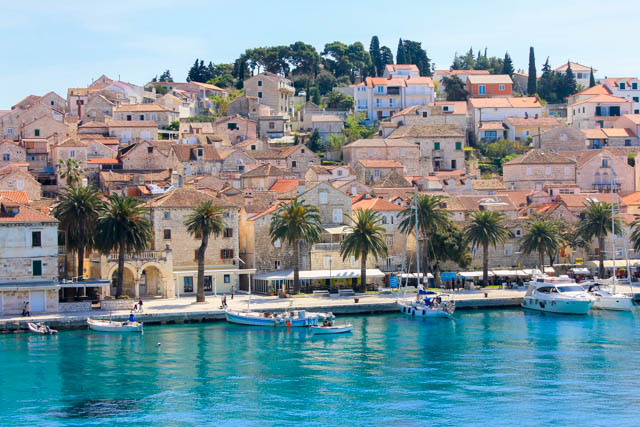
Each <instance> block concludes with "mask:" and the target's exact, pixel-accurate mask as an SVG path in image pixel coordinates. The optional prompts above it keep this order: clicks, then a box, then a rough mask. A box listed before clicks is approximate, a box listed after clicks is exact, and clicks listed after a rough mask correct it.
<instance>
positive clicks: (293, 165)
mask: <svg viewBox="0 0 640 427" xmlns="http://www.w3.org/2000/svg"><path fill="white" fill-rule="evenodd" d="M297 166H298V162H296V161H295V160H294V161H292V162H291V167H292V168H295V167H297Z"/></svg>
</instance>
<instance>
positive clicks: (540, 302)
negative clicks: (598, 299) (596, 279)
mask: <svg viewBox="0 0 640 427" xmlns="http://www.w3.org/2000/svg"><path fill="white" fill-rule="evenodd" d="M527 285H528V288H527V293H526V294H525V296H524V300H523V302H522V307H523V308H528V309H531V310H538V311H546V312H549V313H559V314H587V312H588V311H589V310H590V309H591V307H592V306H593V303H594V302H595V299H594V298H593V296H591V295H589V294H588V293H587V292H585V290H584V288H583V287H582V286H580V285H579V284H577V283H575V281H574V280H573V279H570V278H569V277H567V276H560V277H550V276H540V277H535V278H534V279H533V280H532V281H531V282H528V284H527Z"/></svg>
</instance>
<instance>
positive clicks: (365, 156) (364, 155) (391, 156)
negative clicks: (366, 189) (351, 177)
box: [342, 138, 422, 179]
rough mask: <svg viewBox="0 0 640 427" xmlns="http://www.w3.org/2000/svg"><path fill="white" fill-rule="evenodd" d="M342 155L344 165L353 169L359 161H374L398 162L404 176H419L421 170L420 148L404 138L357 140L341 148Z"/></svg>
mask: <svg viewBox="0 0 640 427" xmlns="http://www.w3.org/2000/svg"><path fill="white" fill-rule="evenodd" d="M342 153H343V159H344V163H345V164H348V165H350V166H351V167H353V168H354V169H355V166H356V163H357V162H358V161H359V160H367V161H369V160H375V161H394V162H400V163H401V164H402V167H403V172H402V173H403V174H404V175H420V174H421V173H420V172H421V170H422V167H421V164H420V147H419V146H418V145H416V144H414V143H412V142H410V141H409V140H407V139H405V138H394V139H390V138H388V139H382V138H373V139H359V140H357V141H354V142H352V143H350V144H347V145H345V146H344V147H342ZM375 178H376V179H378V178H380V177H379V176H377V177H375Z"/></svg>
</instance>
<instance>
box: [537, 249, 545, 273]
mask: <svg viewBox="0 0 640 427" xmlns="http://www.w3.org/2000/svg"><path fill="white" fill-rule="evenodd" d="M538 263H539V265H540V272H541V273H544V249H540V250H539V251H538Z"/></svg>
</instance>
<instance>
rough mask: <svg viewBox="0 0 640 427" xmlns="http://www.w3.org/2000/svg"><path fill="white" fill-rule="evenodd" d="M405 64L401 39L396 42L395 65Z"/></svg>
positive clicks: (405, 57) (405, 56)
mask: <svg viewBox="0 0 640 427" xmlns="http://www.w3.org/2000/svg"><path fill="white" fill-rule="evenodd" d="M406 63H407V55H406V52H405V51H404V43H402V39H400V40H399V41H398V52H397V53H396V64H406Z"/></svg>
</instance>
